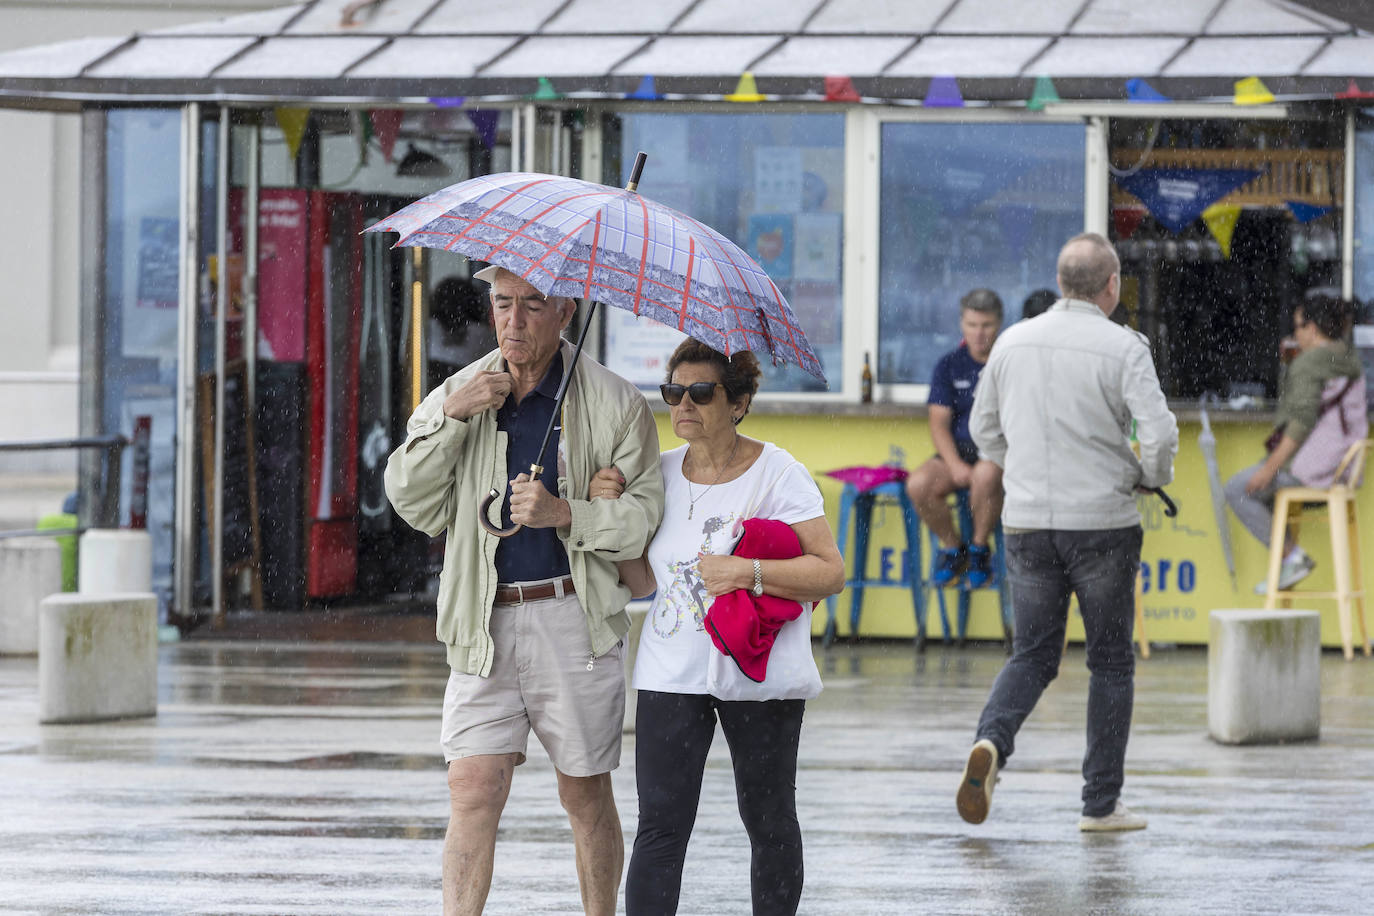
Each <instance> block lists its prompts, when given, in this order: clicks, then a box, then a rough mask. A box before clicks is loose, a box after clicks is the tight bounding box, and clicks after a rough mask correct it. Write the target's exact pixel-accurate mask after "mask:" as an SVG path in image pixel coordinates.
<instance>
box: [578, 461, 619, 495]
mask: <svg viewBox="0 0 1374 916" xmlns="http://www.w3.org/2000/svg"><path fill="white" fill-rule="evenodd" d="M624 492H625V475H624V474H622V473H620V469H619V468H617V467H615V466H614V465H612V466H611V467H608V468H602V469H601V470H599V471H597V472H596V474H595V475H594V476H593V477H592V482H591V484H590V485H589V486H588V487H587V499H619V498H620V494H622V493H624Z"/></svg>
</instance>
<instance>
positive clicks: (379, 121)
mask: <svg viewBox="0 0 1374 916" xmlns="http://www.w3.org/2000/svg"><path fill="white" fill-rule="evenodd" d="M403 114H404V112H402V111H401V110H400V109H399V108H378V109H375V110H374V111H373V112H372V133H373V135H374V136H375V137H376V138H377V143H378V145H380V146H381V148H382V156H383V157H385V159H386V161H387V162H390V161H391V152H392V150H394V149H396V137H397V135H398V134H399V133H400V132H401V117H402V115H403Z"/></svg>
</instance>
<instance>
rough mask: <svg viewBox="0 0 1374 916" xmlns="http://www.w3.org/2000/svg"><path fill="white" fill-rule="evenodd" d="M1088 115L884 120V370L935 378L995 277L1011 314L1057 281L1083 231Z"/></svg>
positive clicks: (886, 378)
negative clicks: (969, 306) (1074, 119)
mask: <svg viewBox="0 0 1374 916" xmlns="http://www.w3.org/2000/svg"><path fill="white" fill-rule="evenodd" d="M1083 131H1084V128H1083V126H1082V125H1080V124H930V123H919V124H918V123H903V124H885V125H883V129H882V172H881V181H882V186H881V195H882V204H881V220H882V222H881V226H882V237H881V241H880V242H879V293H878V337H879V341H880V343H879V352H878V360H877V368H876V372H877V377H878V380H879V381H880V382H896V383H902V382H907V383H917V384H927V383H929V381H930V374H931V372H932V371H933V370H934V368H935V363H936V361H938V360H939V358H940V357H941V356H942V355H943V354H944V353H945V352H947V351H948V350H951V349H953V348H954V347H955V346H957V345H958V343H959V299H960V298H961V297H962V296H963V295H964V294H965V293H967V292H968V291H969V290H972V289H977V288H979V287H986V288H988V289H991V290H993V291H994V292H996V293H997V295H998V296H1000V297H1001V299H1002V303H1003V305H1004V307H1005V309H1006V312H1005V314H1006V320H1007V321H1011V320H1014V319H1015V318H1017V317H1019V316H1020V313H1021V303H1022V302H1023V300H1024V299H1025V298H1026V296H1027V295H1029V294H1030V293H1031V292H1032V291H1033V290H1036V289H1040V288H1049V289H1055V288H1056V287H1055V274H1054V265H1055V258H1056V257H1057V256H1058V252H1059V247H1060V246H1061V245H1062V244H1063V243H1064V241H1065V240H1066V239H1068V238H1070V237H1072V236H1074V235H1076V234H1077V233H1079V232H1081V231H1083V169H1084V165H1083V154H1084V142H1085V141H1084V136H1083Z"/></svg>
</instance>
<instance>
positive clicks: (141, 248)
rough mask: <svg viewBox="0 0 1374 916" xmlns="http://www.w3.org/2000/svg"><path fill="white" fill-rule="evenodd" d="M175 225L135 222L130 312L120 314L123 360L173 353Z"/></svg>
mask: <svg viewBox="0 0 1374 916" xmlns="http://www.w3.org/2000/svg"><path fill="white" fill-rule="evenodd" d="M177 225H178V224H177V221H176V220H175V219H162V218H157V217H144V218H143V219H141V220H139V223H138V243H137V244H136V245H135V246H134V248H133V251H132V252H131V254H132V255H133V257H134V263H133V264H132V265H130V266H131V267H132V268H133V269H132V270H131V271H130V274H131V275H132V277H133V281H134V289H133V296H132V302H133V308H125V309H124V310H123V321H122V322H121V328H120V329H121V331H122V339H123V352H124V355H125V356H131V357H161V356H163V355H164V354H166V353H168V352H172V351H175V349H176V337H177V298H178V296H177V292H178V282H179V277H180V274H179V272H178V264H177V257H178V252H179V250H180V249H179V246H178V239H177ZM125 263H126V264H127V263H128V254H126V255H125ZM130 274H126V276H129V275H130ZM126 282H127V281H126ZM126 289H127V287H126ZM126 301H127V300H126Z"/></svg>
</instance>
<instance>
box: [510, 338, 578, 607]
mask: <svg viewBox="0 0 1374 916" xmlns="http://www.w3.org/2000/svg"><path fill="white" fill-rule="evenodd" d="M562 381H563V354H562V353H561V352H560V353H557V354H555V355H554V358H553V364H552V365H550V366H549V371H548V372H546V373H544V378H543V379H541V380H540V382H539V384H538V385H536V386H535V387H534V390H533V391H531V392H530V393H529V394H527V395H525V397H524V400H522V401H520V402H519V403H516V400H515V392H513V391H512V392H511V393H510V394H509V395H507V396H506V402H505V403H504V404H502V405H501V407H500V408H499V409H498V410H497V411H496V428H497V429H499V430H501V431H502V432H504V433H505V434H506V436H507V439H506V467H507V469H508V470H509V472H510V475H511V478H512V479H514V477H515V475H517V474H528V473H529V470H530V465H532V464H534V463H535V461H536V460H538V458H539V445H540V443H542V442H543V441H544V432H545V431H546V430H547V429H548V428H549V420H550V419H551V418H552V417H553V408H554V402H555V401H556V399H557V398H558V386H559V384H560V383H561V382H562ZM560 432H561V430H559V429H558V428H557V427H555V428H554V431H553V435H552V436H550V437H549V447H548V449H547V450H546V451H545V452H544V461H543V465H544V473H543V474H542V475H541V476H540V478H539V479H540V480H542V481H543V482H544V489H546V490H548V491H549V492H550V493H552V494H553V495H554V496H557V495H558V439H559V435H560ZM510 524H511V520H510V491H509V490H507V491H506V493H505V495H504V497H503V499H502V502H501V525H502V527H504V528H509V527H510ZM566 575H568V553H567V551H566V550H564V549H563V542H562V541H560V540H559V539H558V529H557V528H521V529H520V530H519V531H518V532H516V533H515V534H513V535H511V536H510V537H508V538H502V539H501V541H500V542H499V543H498V544H497V545H496V579H497V581H498V582H533V581H537V580H539V579H553V578H555V577H558V576H566Z"/></svg>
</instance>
